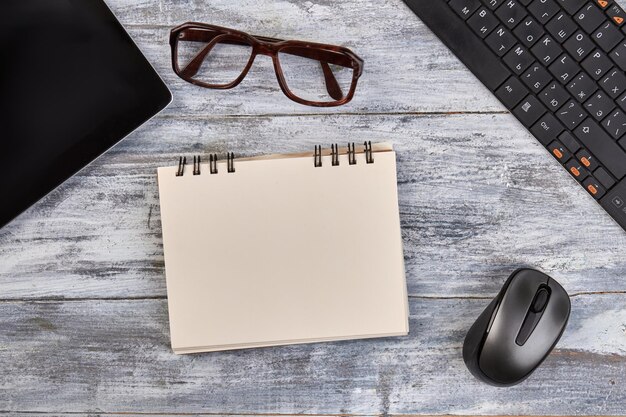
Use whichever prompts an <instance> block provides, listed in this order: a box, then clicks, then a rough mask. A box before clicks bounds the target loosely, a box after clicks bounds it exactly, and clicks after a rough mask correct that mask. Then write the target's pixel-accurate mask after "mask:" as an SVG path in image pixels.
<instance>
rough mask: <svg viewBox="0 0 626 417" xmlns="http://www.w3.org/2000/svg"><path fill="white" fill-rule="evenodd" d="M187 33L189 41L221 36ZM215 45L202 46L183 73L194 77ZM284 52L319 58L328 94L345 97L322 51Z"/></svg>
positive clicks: (295, 49)
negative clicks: (322, 57)
mask: <svg viewBox="0 0 626 417" xmlns="http://www.w3.org/2000/svg"><path fill="white" fill-rule="evenodd" d="M186 35H187V39H186V40H189V41H196V42H211V41H212V40H213V39H214V38H215V37H216V36H219V35H220V34H219V33H217V32H210V31H206V30H201V31H193V32H191V31H188V32H186ZM192 35H193V36H192ZM255 38H257V39H259V40H261V41H263V42H272V43H277V42H282V40H280V39H276V38H268V37H266V36H255ZM221 42H223V43H227V44H231V45H247V43H245V42H243V41H240V40H238V39H232V38H230V39H228V38H226V39H224V40H222V41H221ZM213 46H214V45H210V44H209V45H207V46H206V47H204V48H202V50H201V51H199V52H198V53H197V54H196V56H195V57H194V58H193V59H192V60H191V61H189V63H188V64H187V65H186V66H185V68H183V69H182V70H181V74H182V75H183V76H185V77H193V76H194V75H196V74H197V73H198V71H199V70H200V66H201V65H202V62H203V61H204V59H205V58H206V56H207V55H208V53H209V52H210V51H211V49H213ZM315 52H317V53H315ZM284 53H287V54H290V55H296V56H301V57H304V58H315V59H316V60H318V61H319V63H320V65H321V66H322V72H323V73H324V81H325V82H326V90H327V91H328V94H329V95H330V96H331V97H332V98H333V99H335V100H341V99H342V98H344V94H343V92H342V91H341V87H340V86H339V82H337V78H336V77H335V75H334V74H333V71H332V70H331V69H330V66H329V65H328V62H326V61H323V60H322V59H321V57H320V56H319V55H320V51H313V50H311V49H308V48H298V47H290V48H289V52H284ZM337 57H338V56H337Z"/></svg>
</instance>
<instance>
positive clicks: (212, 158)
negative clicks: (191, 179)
mask: <svg viewBox="0 0 626 417" xmlns="http://www.w3.org/2000/svg"><path fill="white" fill-rule="evenodd" d="M209 172H210V173H211V174H217V155H216V154H214V153H212V154H211V155H209Z"/></svg>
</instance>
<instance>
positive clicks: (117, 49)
mask: <svg viewBox="0 0 626 417" xmlns="http://www.w3.org/2000/svg"><path fill="white" fill-rule="evenodd" d="M1 9H2V10H1V12H0V147H1V148H0V195H1V197H0V227H2V226H4V225H5V224H6V223H8V222H9V221H10V220H11V219H13V218H14V217H15V216H17V215H18V214H19V213H21V212H22V211H24V210H25V209H26V208H28V207H29V206H30V205H31V204H33V203H35V202H36V201H37V200H39V199H40V198H41V197H43V196H45V195H46V194H47V193H49V192H50V191H52V190H53V189H54V188H55V187H57V186H58V185H60V184H61V183H62V182H63V181H65V180H66V179H67V178H69V177H70V176H72V175H73V174H74V173H76V172H77V171H79V170H80V169H81V168H83V167H84V166H85V165H87V164H88V163H89V162H91V161H92V160H93V159H94V158H96V157H97V156H98V155H100V154H102V153H103V152H104V151H106V150H107V149H109V148H110V147H111V146H113V145H114V144H115V143H117V142H118V141H119V140H121V139H122V138H124V137H125V136H126V135H128V134H129V133H130V132H132V131H133V130H134V129H136V128H137V127H138V126H139V125H141V124H142V123H144V122H145V121H146V120H148V119H149V118H151V117H152V116H154V115H155V114H156V113H158V112H159V111H160V110H162V109H163V108H164V107H165V106H167V104H168V103H169V102H170V101H171V99H172V96H171V93H170V92H169V90H168V89H167V87H166V86H165V84H164V83H163V81H162V80H161V78H159V76H158V75H157V73H156V72H155V71H154V69H153V68H152V66H151V65H150V63H148V61H147V60H146V59H145V57H144V56H143V55H142V54H141V52H140V51H139V49H138V48H137V46H136V45H135V44H134V43H133V41H132V39H131V38H130V36H129V35H128V34H127V33H126V31H125V30H124V28H123V27H122V26H121V24H120V23H119V22H118V21H117V19H116V18H115V16H114V15H113V13H111V11H110V10H109V8H108V7H107V5H106V4H105V3H104V2H103V1H102V0H3V2H2V7H1ZM164 47H166V45H165V44H164Z"/></svg>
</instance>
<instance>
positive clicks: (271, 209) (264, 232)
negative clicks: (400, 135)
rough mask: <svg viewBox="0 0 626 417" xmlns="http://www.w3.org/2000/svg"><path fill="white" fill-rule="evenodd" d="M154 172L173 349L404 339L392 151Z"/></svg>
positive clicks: (404, 304)
mask: <svg viewBox="0 0 626 417" xmlns="http://www.w3.org/2000/svg"><path fill="white" fill-rule="evenodd" d="M373 156H374V158H375V160H374V163H372V164H367V163H366V161H365V156H364V155H363V154H357V155H356V158H357V164H356V165H349V164H348V156H347V155H340V156H339V158H340V165H339V166H331V157H330V156H324V157H323V158H322V159H323V166H322V167H314V165H313V157H312V156H310V155H307V156H301V157H289V158H281V157H277V158H275V159H257V160H245V161H239V160H235V170H236V171H235V172H234V173H228V172H226V163H225V162H223V163H220V164H218V173H217V174H210V173H209V168H208V165H204V164H203V165H202V166H201V175H192V173H191V172H190V171H189V167H188V168H187V169H188V171H187V172H185V175H183V176H180V177H177V176H176V171H177V168H176V167H167V168H160V169H159V170H158V182H159V194H160V201H161V222H162V229H163V246H164V253H165V270H166V282H167V296H168V308H169V319H170V330H171V342H172V348H173V350H174V352H176V353H191V352H200V351H215V350H226V349H235V348H248V347H258V346H272V345H282V344H292V343H305V342H314V341H328V340H342V339H356V338H368V337H381V336H396V335H405V334H407V333H408V304H407V293H406V282H405V272H404V261H403V251H402V239H401V234H400V220H399V213H398V196H397V185H396V164H395V153H394V152H393V151H391V150H389V151H385V152H375V153H374V154H373Z"/></svg>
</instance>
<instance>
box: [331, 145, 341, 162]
mask: <svg viewBox="0 0 626 417" xmlns="http://www.w3.org/2000/svg"><path fill="white" fill-rule="evenodd" d="M330 154H331V157H332V166H334V167H336V166H339V148H338V147H337V144H336V143H335V144H333V145H330Z"/></svg>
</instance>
